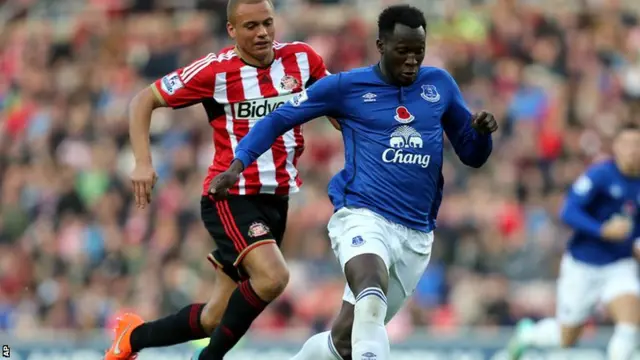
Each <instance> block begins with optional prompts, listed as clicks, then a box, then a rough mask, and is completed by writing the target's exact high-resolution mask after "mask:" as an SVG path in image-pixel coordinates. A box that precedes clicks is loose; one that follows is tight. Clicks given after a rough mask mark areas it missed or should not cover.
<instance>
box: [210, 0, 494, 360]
mask: <svg viewBox="0 0 640 360" xmlns="http://www.w3.org/2000/svg"><path fill="white" fill-rule="evenodd" d="M378 27H379V39H378V40H377V47H378V50H379V52H380V55H381V59H380V62H379V63H378V64H376V65H373V66H369V67H365V68H360V69H355V70H351V71H347V72H343V73H340V74H336V75H331V76H328V77H326V78H324V79H321V80H319V81H318V82H317V83H316V84H314V85H313V86H312V87H310V88H309V89H308V90H306V91H303V92H301V93H300V94H299V95H298V96H296V97H295V98H293V99H291V100H290V102H289V103H287V104H285V105H283V106H281V107H280V108H279V109H277V110H276V111H274V112H272V113H271V114H269V115H267V116H266V117H264V118H263V119H262V120H261V121H259V122H258V123H257V124H256V125H255V126H254V127H253V128H252V129H251V131H250V132H249V134H248V135H247V136H245V137H244V138H243V139H242V140H241V141H240V143H239V145H238V147H237V150H236V153H235V159H234V161H233V162H232V163H231V165H230V167H229V169H228V170H227V171H226V172H224V173H222V174H219V175H218V176H217V177H216V178H215V179H214V180H213V182H212V185H211V193H212V194H213V196H214V197H217V196H225V193H226V191H227V189H229V188H230V187H231V186H233V185H234V184H235V183H236V181H237V180H238V176H239V174H240V173H241V172H242V171H243V169H245V168H246V167H247V166H249V165H250V164H251V163H253V162H254V161H255V160H256V159H257V158H258V157H259V156H260V154H262V153H263V152H265V151H266V150H267V149H268V148H269V146H271V144H272V143H273V142H274V141H275V140H276V138H277V137H278V136H279V135H280V134H283V133H284V132H286V131H287V130H288V129H291V128H292V127H294V126H296V125H299V124H302V123H305V122H307V121H310V120H312V119H314V118H317V117H319V116H321V115H327V116H331V117H333V118H336V119H338V122H339V124H340V126H341V131H342V135H343V139H344V147H345V166H344V169H343V170H342V171H340V172H339V173H338V174H336V175H335V176H334V177H333V179H332V180H331V182H330V184H329V190H328V191H329V197H330V199H331V201H332V203H333V205H334V207H335V213H334V214H333V216H332V217H331V220H330V222H329V225H328V230H329V237H330V238H331V243H332V248H333V250H334V252H335V254H336V257H337V258H338V260H339V262H340V265H341V266H342V269H343V271H344V274H345V277H346V280H347V286H346V288H345V293H344V297H343V300H344V301H343V306H342V309H341V311H340V314H339V316H338V318H337V320H336V321H335V323H334V325H333V328H332V330H331V331H330V332H329V331H327V332H324V333H321V334H317V335H315V336H313V337H312V338H311V339H309V340H308V341H307V342H306V343H305V345H304V347H303V349H302V350H301V351H300V353H299V354H298V355H296V356H295V357H294V359H295V360H303V359H308V360H323V359H327V360H330V359H351V358H352V357H353V358H354V359H357V360H361V359H362V360H367V359H375V360H389V359H390V347H389V340H388V337H387V333H386V329H385V324H386V323H387V322H388V321H389V320H390V319H391V318H392V317H393V316H394V315H395V314H396V313H397V312H398V310H399V309H400V308H401V307H402V305H403V304H404V302H405V300H406V299H407V298H408V297H409V296H410V295H411V294H412V293H413V292H414V290H415V287H416V284H417V283H418V281H419V279H420V278H421V276H422V274H423V272H424V270H425V268H426V266H427V264H428V262H429V257H430V254H431V246H432V243H433V230H434V229H435V226H436V224H435V220H436V215H437V212H438V208H439V206H440V203H441V201H442V189H443V184H444V179H443V176H442V164H443V146H444V144H443V134H444V133H446V135H447V137H448V138H449V140H450V141H451V143H452V144H453V147H454V149H455V152H456V153H457V155H458V157H459V158H460V160H461V161H462V162H463V163H464V164H466V165H468V166H471V167H474V168H478V167H480V166H482V165H483V164H484V163H485V162H486V161H487V159H488V157H489V154H490V153H491V150H492V140H491V133H492V132H494V131H496V130H497V128H498V125H497V123H496V120H495V118H494V116H493V115H492V114H490V113H487V112H480V113H478V114H475V115H474V114H472V113H471V112H470V111H469V110H468V108H467V106H466V104H465V102H464V100H463V98H462V94H461V93H460V89H459V88H458V86H457V84H456V82H455V81H454V79H453V78H452V77H451V75H449V74H448V73H447V72H446V71H444V70H442V69H438V68H433V67H425V66H421V63H422V61H423V59H424V56H425V43H426V20H425V18H424V14H423V13H422V12H421V11H420V10H418V9H416V8H414V7H411V6H407V5H398V6H392V7H389V8H387V9H386V10H384V11H383V12H382V13H381V14H380V17H379V19H378ZM352 353H353V355H352Z"/></svg>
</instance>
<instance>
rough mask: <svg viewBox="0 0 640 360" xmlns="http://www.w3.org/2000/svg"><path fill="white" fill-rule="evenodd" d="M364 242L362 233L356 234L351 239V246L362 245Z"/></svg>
mask: <svg viewBox="0 0 640 360" xmlns="http://www.w3.org/2000/svg"><path fill="white" fill-rule="evenodd" d="M363 244H364V239H363V238H362V236H360V235H358V236H354V237H353V239H351V246H353V247H358V246H362V245H363Z"/></svg>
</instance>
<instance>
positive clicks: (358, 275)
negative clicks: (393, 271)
mask: <svg viewBox="0 0 640 360" xmlns="http://www.w3.org/2000/svg"><path fill="white" fill-rule="evenodd" d="M344 272H345V276H346V278H347V282H348V283H349V287H350V288H351V291H352V292H353V294H354V295H355V296H356V297H357V296H358V294H360V292H362V290H364V289H367V288H370V287H376V288H380V289H382V291H383V292H384V293H385V294H386V292H387V287H388V283H389V273H388V270H387V265H386V264H385V263H384V261H383V260H382V258H381V257H379V256H378V255H375V254H362V255H358V256H356V257H354V258H353V259H351V260H349V261H347V263H346V264H345V269H344Z"/></svg>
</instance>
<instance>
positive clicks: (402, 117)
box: [394, 106, 415, 124]
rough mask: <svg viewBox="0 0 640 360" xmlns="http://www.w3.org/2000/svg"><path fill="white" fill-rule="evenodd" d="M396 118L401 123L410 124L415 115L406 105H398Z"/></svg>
mask: <svg viewBox="0 0 640 360" xmlns="http://www.w3.org/2000/svg"><path fill="white" fill-rule="evenodd" d="M394 119H396V120H397V121H398V122H399V123H402V124H408V123H410V122H412V121H413V119H415V116H413V115H412V114H411V113H410V112H409V109H407V108H406V107H405V106H398V107H397V108H396V116H394Z"/></svg>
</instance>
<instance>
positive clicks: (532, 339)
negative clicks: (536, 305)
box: [521, 318, 562, 348]
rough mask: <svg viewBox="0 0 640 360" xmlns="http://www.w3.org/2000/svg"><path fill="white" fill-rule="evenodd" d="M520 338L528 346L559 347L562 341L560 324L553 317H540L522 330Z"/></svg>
mask: <svg viewBox="0 0 640 360" xmlns="http://www.w3.org/2000/svg"><path fill="white" fill-rule="evenodd" d="M521 340H522V342H523V343H525V344H526V345H529V346H536V347H542V348H545V347H559V346H560V344H561V342H562V341H561V340H562V339H561V334H560V324H558V322H557V321H556V319H553V318H546V319H542V320H540V321H538V322H537V323H536V324H535V325H534V326H533V327H532V328H531V329H528V330H527V331H525V332H523V334H522V338H521Z"/></svg>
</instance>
